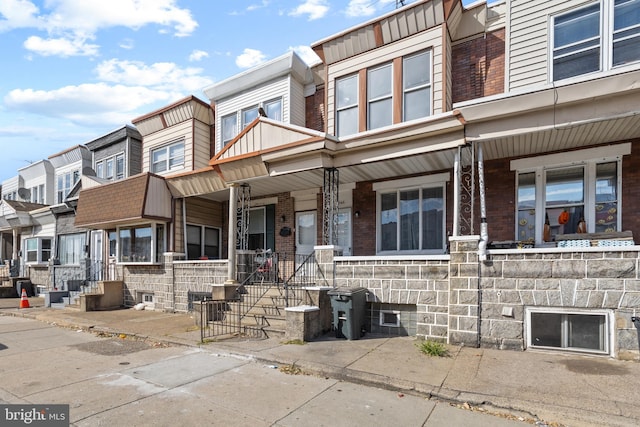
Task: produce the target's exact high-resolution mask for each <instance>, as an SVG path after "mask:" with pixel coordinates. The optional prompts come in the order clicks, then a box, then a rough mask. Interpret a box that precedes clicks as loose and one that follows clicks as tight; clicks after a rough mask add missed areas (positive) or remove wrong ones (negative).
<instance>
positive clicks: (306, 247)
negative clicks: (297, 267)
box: [296, 211, 317, 259]
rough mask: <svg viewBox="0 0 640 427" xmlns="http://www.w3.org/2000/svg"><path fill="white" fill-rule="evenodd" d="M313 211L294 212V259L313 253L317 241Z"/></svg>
mask: <svg viewBox="0 0 640 427" xmlns="http://www.w3.org/2000/svg"><path fill="white" fill-rule="evenodd" d="M316 236H317V226H316V213H315V211H307V212H296V259H298V258H300V257H302V256H305V257H306V255H309V254H311V253H312V252H313V248H314V246H316V241H317V237H316Z"/></svg>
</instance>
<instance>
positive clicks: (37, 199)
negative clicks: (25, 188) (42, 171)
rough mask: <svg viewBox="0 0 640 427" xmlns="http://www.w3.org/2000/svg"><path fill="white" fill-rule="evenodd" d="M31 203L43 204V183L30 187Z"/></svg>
mask: <svg viewBox="0 0 640 427" xmlns="http://www.w3.org/2000/svg"><path fill="white" fill-rule="evenodd" d="M31 203H39V204H41V205H42V204H44V184H40V185H37V186H34V187H31Z"/></svg>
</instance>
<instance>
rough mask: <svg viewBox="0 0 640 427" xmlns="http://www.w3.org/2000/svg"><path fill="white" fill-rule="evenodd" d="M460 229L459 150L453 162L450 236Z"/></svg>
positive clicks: (455, 234)
mask: <svg viewBox="0 0 640 427" xmlns="http://www.w3.org/2000/svg"><path fill="white" fill-rule="evenodd" d="M459 229H460V148H458V151H456V155H455V159H454V162H453V230H452V232H451V235H452V236H457V235H458V230H459Z"/></svg>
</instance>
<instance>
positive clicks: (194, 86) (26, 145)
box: [0, 0, 468, 183]
mask: <svg viewBox="0 0 640 427" xmlns="http://www.w3.org/2000/svg"><path fill="white" fill-rule="evenodd" d="M415 1H416V0H406V1H405V4H410V3H414V2H415ZM464 3H465V4H466V3H468V2H467V1H465V2H464ZM395 6H396V1H395V0H342V1H334V0H247V1H245V0H233V1H222V0H109V1H105V0H44V1H42V0H39V1H34V0H0V52H2V56H3V59H2V64H3V66H2V67H1V68H0V183H1V182H2V181H4V180H6V179H7V178H11V177H13V176H16V175H17V170H18V169H19V168H21V167H24V166H27V165H28V164H29V163H30V162H35V161H38V160H41V159H44V158H47V157H49V156H50V155H52V154H55V153H58V152H60V151H62V150H65V149H67V148H70V147H73V146H75V145H77V144H84V143H86V142H89V141H91V140H93V139H95V138H98V137H100V136H102V135H105V134H106V133H108V132H110V131H112V130H114V129H117V128H119V127H121V126H123V125H125V124H127V123H129V122H130V121H131V120H132V119H134V118H136V117H138V116H141V115H143V114H146V113H149V112H151V111H153V110H155V109H157V108H160V107H163V106H165V105H167V104H170V103H171V102H173V101H175V100H177V99H180V98H182V97H185V96H188V95H196V96H198V97H200V98H202V99H204V100H206V97H205V96H204V93H203V91H202V90H203V88H205V87H207V86H209V85H211V84H212V83H215V82H218V81H221V80H224V79H226V78H228V77H231V76H233V75H234V74H237V73H240V72H242V71H243V70H245V69H247V68H251V67H253V66H255V65H257V64H259V63H261V62H264V61H267V60H269V59H273V58H275V57H278V56H280V55H282V54H284V53H286V52H288V51H289V50H291V49H293V50H295V51H296V52H298V53H299V54H300V56H301V57H302V58H303V59H305V60H307V61H314V60H315V59H314V58H313V54H312V53H311V52H310V49H309V45H310V44H312V43H314V42H316V41H319V40H321V39H323V38H325V37H328V36H330V35H332V34H334V33H337V32H340V31H342V30H344V29H346V28H349V27H351V26H353V25H357V24H359V23H362V22H365V21H367V20H369V19H371V18H373V17H375V16H379V15H382V14H384V13H387V12H390V11H392V10H393V9H394V8H395Z"/></svg>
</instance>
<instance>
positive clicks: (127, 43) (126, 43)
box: [118, 39, 135, 50]
mask: <svg viewBox="0 0 640 427" xmlns="http://www.w3.org/2000/svg"><path fill="white" fill-rule="evenodd" d="M118 46H120V48H121V49H126V50H131V49H133V47H134V46H135V42H134V41H133V39H124V40H122V41H121V42H120V44H119V45H118Z"/></svg>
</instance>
